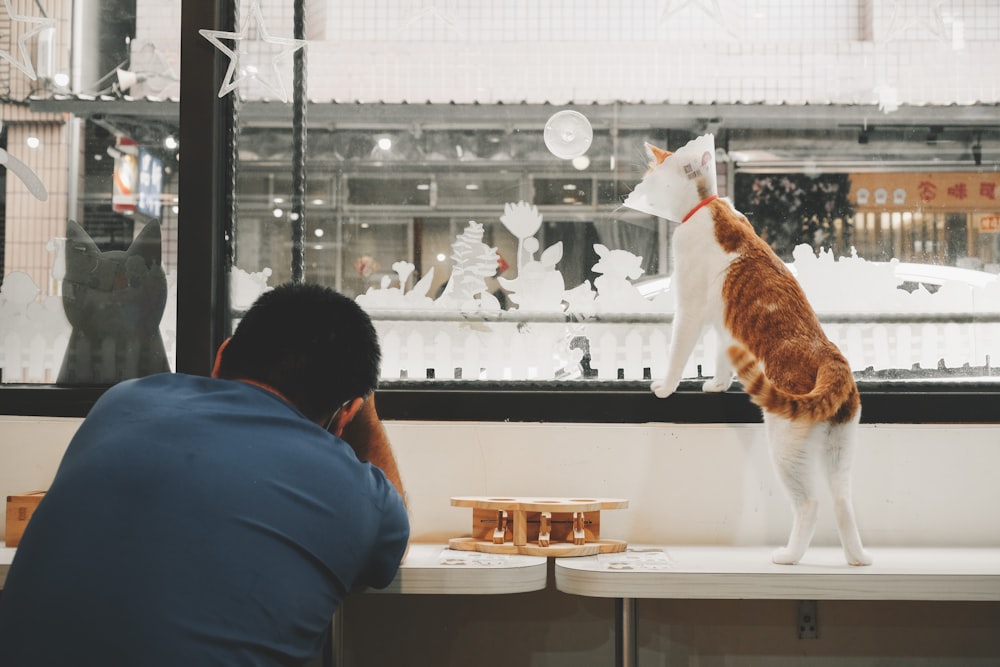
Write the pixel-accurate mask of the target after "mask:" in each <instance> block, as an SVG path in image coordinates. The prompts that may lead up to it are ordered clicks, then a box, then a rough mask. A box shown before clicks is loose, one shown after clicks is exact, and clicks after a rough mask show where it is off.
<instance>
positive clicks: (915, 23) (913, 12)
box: [882, 0, 952, 44]
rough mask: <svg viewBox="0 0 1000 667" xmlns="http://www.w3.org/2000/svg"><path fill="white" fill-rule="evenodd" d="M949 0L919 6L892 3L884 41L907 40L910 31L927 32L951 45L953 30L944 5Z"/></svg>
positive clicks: (937, 0)
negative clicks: (943, 7) (946, 17)
mask: <svg viewBox="0 0 1000 667" xmlns="http://www.w3.org/2000/svg"><path fill="white" fill-rule="evenodd" d="M948 1H949V0H931V1H930V2H929V3H924V4H922V5H921V4H917V6H914V4H915V3H913V2H912V1H911V2H906V3H903V2H898V1H897V0H893V1H892V3H891V4H892V9H891V11H890V13H889V19H888V23H887V27H886V30H885V34H884V36H883V38H882V41H885V42H891V41H893V40H897V39H900V40H901V39H905V38H906V33H907V32H908V31H910V30H913V31H916V32H917V33H920V32H923V31H926V32H927V33H930V34H931V35H932V36H934V37H936V38H937V39H939V40H941V41H942V42H946V43H949V44H950V43H951V41H952V34H951V33H952V29H951V28H950V27H949V26H948V22H947V21H946V20H945V16H944V12H943V10H942V5H945V4H946V3H947V2H948Z"/></svg>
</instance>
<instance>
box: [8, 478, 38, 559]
mask: <svg viewBox="0 0 1000 667" xmlns="http://www.w3.org/2000/svg"><path fill="white" fill-rule="evenodd" d="M44 495H45V492H44V491H31V492H29V493H22V494H19V495H15V496H7V529H6V530H7V537H6V542H7V546H8V547H16V546H17V545H18V543H19V542H20V541H21V535H23V534H24V529H25V527H26V526H27V525H28V520H29V519H31V515H32V514H34V513H35V509H36V508H37V507H38V503H40V502H41V501H42V497H43V496H44Z"/></svg>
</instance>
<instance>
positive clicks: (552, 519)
mask: <svg viewBox="0 0 1000 667" xmlns="http://www.w3.org/2000/svg"><path fill="white" fill-rule="evenodd" d="M451 504H452V506H454V507H471V508H472V537H456V538H453V539H451V540H449V541H448V547H449V548H451V549H458V550H461V551H482V552H486V553H494V554H523V555H526V556H552V557H556V556H592V555H594V554H598V553H616V552H619V551H625V548H626V547H627V546H628V545H627V543H626V542H623V541H621V540H606V539H601V510H613V509H622V508H625V507H628V501H627V500H621V499H619V498H535V497H530V496H529V497H523V498H493V497H489V496H457V497H453V498H452V499H451Z"/></svg>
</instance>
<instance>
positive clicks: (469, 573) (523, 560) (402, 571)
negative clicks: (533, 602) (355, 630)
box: [368, 544, 548, 595]
mask: <svg viewBox="0 0 1000 667" xmlns="http://www.w3.org/2000/svg"><path fill="white" fill-rule="evenodd" d="M547 578H548V559H547V558H543V557H541V556H521V555H517V554H510V555H507V554H487V553H479V552H476V551H456V550H452V549H449V548H448V547H447V546H445V545H443V544H410V551H409V553H408V554H407V556H406V560H405V561H403V564H402V566H400V568H399V571H398V572H397V573H396V578H395V579H393V580H392V583H391V584H389V586H388V587H386V588H383V589H381V590H376V589H374V588H373V589H369V590H368V592H369V593H425V594H436V595H475V594H488V595H491V594H502V593H527V592H529V591H537V590H541V589H543V588H545V583H546V581H547Z"/></svg>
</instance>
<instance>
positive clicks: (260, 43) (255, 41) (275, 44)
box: [198, 0, 306, 102]
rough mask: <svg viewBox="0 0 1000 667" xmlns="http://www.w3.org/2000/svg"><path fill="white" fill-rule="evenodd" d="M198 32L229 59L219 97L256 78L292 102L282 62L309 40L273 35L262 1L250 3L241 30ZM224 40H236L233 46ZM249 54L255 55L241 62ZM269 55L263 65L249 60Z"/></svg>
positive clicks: (254, 0) (279, 96) (203, 30)
mask: <svg viewBox="0 0 1000 667" xmlns="http://www.w3.org/2000/svg"><path fill="white" fill-rule="evenodd" d="M251 25H252V26H253V29H254V30H253V34H254V36H253V37H251ZM198 32H199V33H200V34H201V36H202V37H204V38H205V39H207V40H208V41H209V42H211V43H212V44H213V45H214V46H215V48H217V49H219V51H221V52H222V53H223V54H224V55H225V56H226V57H228V58H229V67H228V69H227V70H226V76H225V78H224V79H223V82H222V87H221V88H219V97H225V96H226V95H227V94H229V93H231V92H232V91H233V90H235V89H236V88H238V87H239V86H240V84H241V83H244V82H249V81H252V80H255V81H257V83H259V84H260V85H262V86H263V87H264V88H266V89H267V90H269V91H271V92H272V93H274V94H275V95H276V96H277V97H278V98H280V99H281V101H282V102H287V101H288V94H287V93H286V92H285V85H284V81H283V80H282V78H281V70H280V69H279V68H278V64H279V63H280V62H281V61H282V60H283V59H286V58H289V57H290V56H291V55H292V54H293V53H295V52H296V51H298V50H299V49H301V48H302V47H304V46H305V45H306V41H305V40H304V39H291V38H287V37H272V36H271V34H270V33H269V32H268V31H267V26H265V25H264V16H263V15H262V14H261V11H260V4H259V3H258V2H257V0H253V1H252V2H251V3H250V11H249V12H248V13H247V18H246V20H245V21H244V22H243V25H242V26H240V31H239V32H226V31H223V30H205V29H202V30H199V31H198ZM223 40H228V41H232V42H233V48H230V47H228V46H226V45H225V44H223ZM245 56H250V57H252V58H244V62H243V63H242V64H241V63H240V60H241V57H245ZM268 57H269V58H270V61H269V62H268V63H267V64H266V65H265V66H263V67H257V66H256V65H253V64H250V63H247V62H246V60H248V59H255V60H258V61H261V62H263V61H265V60H266V59H267V58H268ZM237 70H238V71H237Z"/></svg>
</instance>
